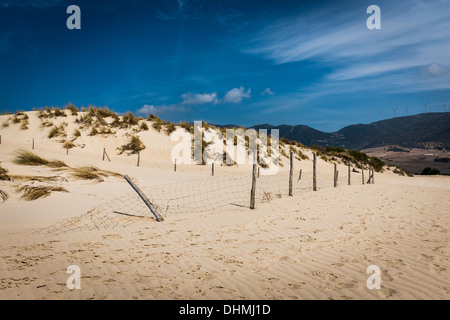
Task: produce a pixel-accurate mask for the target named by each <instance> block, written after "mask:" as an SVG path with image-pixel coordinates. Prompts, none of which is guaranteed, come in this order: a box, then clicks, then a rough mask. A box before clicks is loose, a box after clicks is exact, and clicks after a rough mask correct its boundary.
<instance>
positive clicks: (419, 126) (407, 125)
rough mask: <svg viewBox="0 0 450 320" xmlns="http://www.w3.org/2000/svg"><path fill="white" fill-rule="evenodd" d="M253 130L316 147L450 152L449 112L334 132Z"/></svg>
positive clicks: (303, 128)
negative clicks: (427, 147) (436, 147)
mask: <svg viewBox="0 0 450 320" xmlns="http://www.w3.org/2000/svg"><path fill="white" fill-rule="evenodd" d="M252 128H254V129H279V130H280V138H282V137H284V138H286V139H289V140H294V141H298V142H300V143H302V144H304V145H306V146H308V147H309V146H311V145H313V144H316V145H321V146H334V147H343V148H346V149H356V150H362V149H367V148H375V147H382V146H390V145H398V146H402V147H408V148H414V147H420V146H421V145H423V144H424V143H429V142H432V143H437V144H440V145H443V146H444V147H445V148H446V149H450V113H448V112H433V113H422V114H417V115H413V116H405V117H396V118H393V119H388V120H381V121H377V122H373V123H370V124H356V125H351V126H347V127H345V128H342V129H341V130H339V131H336V132H331V133H328V132H322V131H319V130H316V129H313V128H311V127H308V126H304V125H296V126H290V125H279V126H273V125H269V124H261V125H255V126H253V127H252Z"/></svg>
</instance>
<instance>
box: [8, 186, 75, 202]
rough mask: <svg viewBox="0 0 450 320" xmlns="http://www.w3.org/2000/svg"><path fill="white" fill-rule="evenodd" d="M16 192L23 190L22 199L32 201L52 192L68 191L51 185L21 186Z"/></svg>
mask: <svg viewBox="0 0 450 320" xmlns="http://www.w3.org/2000/svg"><path fill="white" fill-rule="evenodd" d="M17 191H18V192H23V195H22V199H25V200H27V201H34V200H37V199H39V198H42V197H44V198H45V197H48V196H49V195H51V194H52V192H69V191H67V190H66V189H65V188H63V187H53V186H37V187H34V186H28V185H26V186H22V187H20V188H18V190H17Z"/></svg>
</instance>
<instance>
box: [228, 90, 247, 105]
mask: <svg viewBox="0 0 450 320" xmlns="http://www.w3.org/2000/svg"><path fill="white" fill-rule="evenodd" d="M244 98H245V99H249V98H251V89H248V90H245V88H244V87H240V88H233V89H231V90H230V91H228V92H227V93H226V95H225V97H224V98H223V101H224V102H229V103H240V102H242V99H244Z"/></svg>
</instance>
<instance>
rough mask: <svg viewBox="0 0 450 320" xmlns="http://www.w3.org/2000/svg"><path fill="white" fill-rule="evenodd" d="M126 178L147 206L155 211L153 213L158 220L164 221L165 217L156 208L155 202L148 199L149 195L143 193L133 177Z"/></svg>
mask: <svg viewBox="0 0 450 320" xmlns="http://www.w3.org/2000/svg"><path fill="white" fill-rule="evenodd" d="M124 178H125V180H127V182H128V183H129V184H130V186H131V187H132V188H133V189H134V191H136V193H137V194H138V195H139V197H140V198H141V199H142V201H144V203H145V204H146V205H147V207H148V208H149V209H150V211H151V212H152V213H153V215H154V216H155V218H156V221H158V222H161V221H164V219H163V217H161V215H160V214H159V213H158V211H157V210H156V208H155V207H154V206H153V204H152V203H151V202H150V201H149V200H148V199H147V197H146V196H145V195H144V194H143V193H142V191H141V190H140V189H139V188H138V187H137V186H136V185H135V184H134V183H133V181H131V179H130V178H129V177H128V176H125V177H124Z"/></svg>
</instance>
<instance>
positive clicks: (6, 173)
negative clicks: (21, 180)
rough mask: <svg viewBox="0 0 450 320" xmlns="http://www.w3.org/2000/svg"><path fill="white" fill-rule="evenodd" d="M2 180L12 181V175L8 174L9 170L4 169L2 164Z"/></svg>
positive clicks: (0, 171)
mask: <svg viewBox="0 0 450 320" xmlns="http://www.w3.org/2000/svg"><path fill="white" fill-rule="evenodd" d="M0 180H2V181H11V177H10V176H9V175H8V170H6V169H3V168H2V167H1V166H0Z"/></svg>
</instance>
